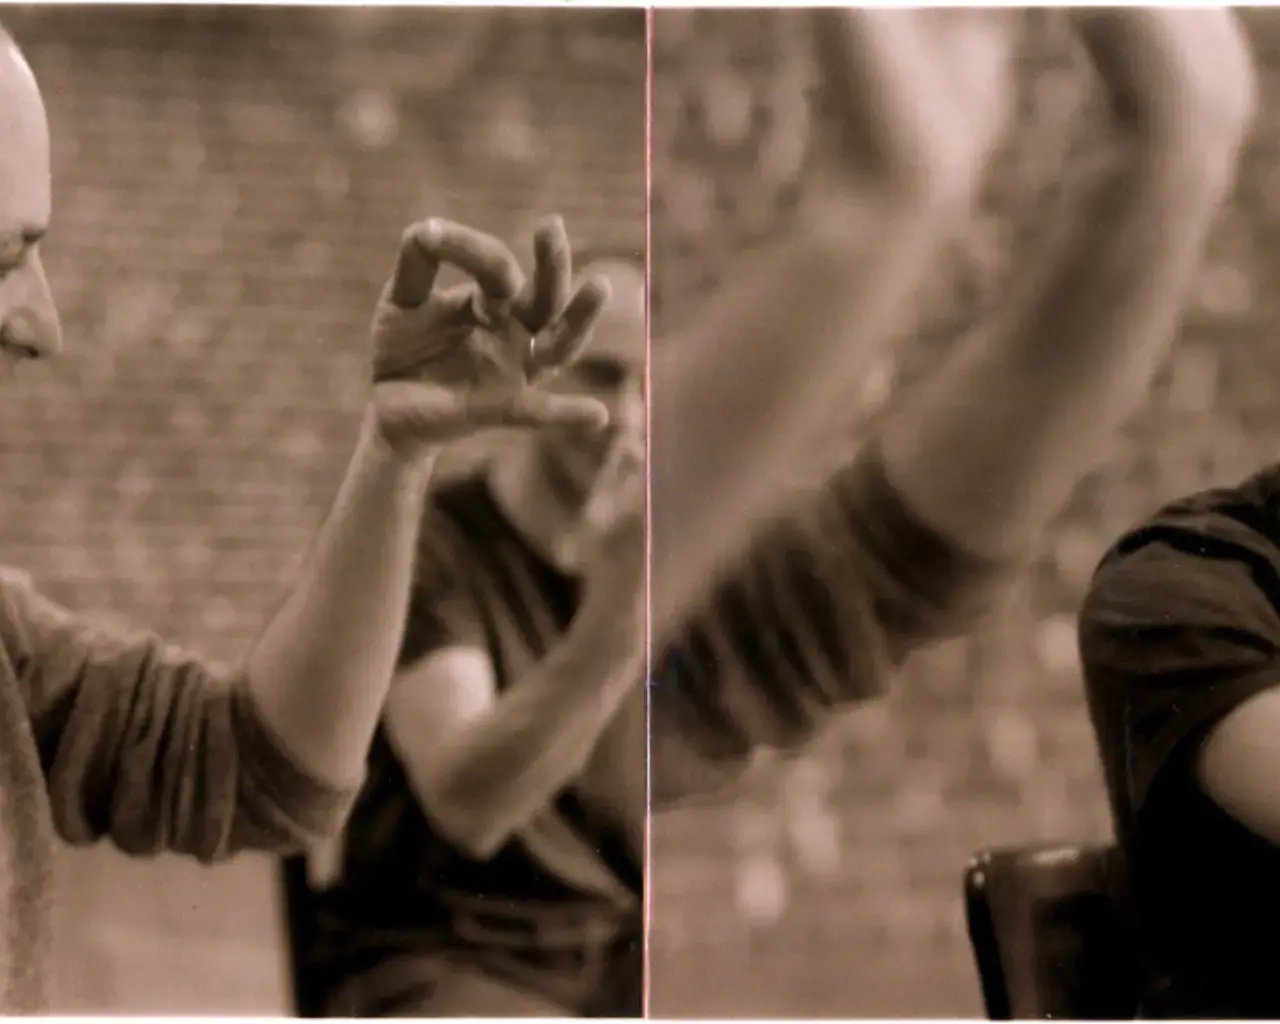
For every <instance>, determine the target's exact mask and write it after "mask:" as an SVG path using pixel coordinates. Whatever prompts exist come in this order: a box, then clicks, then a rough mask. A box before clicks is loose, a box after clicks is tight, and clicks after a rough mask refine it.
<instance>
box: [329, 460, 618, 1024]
mask: <svg viewBox="0 0 1280 1024" xmlns="http://www.w3.org/2000/svg"><path fill="white" fill-rule="evenodd" d="M416 576H417V580H416V584H415V592H414V595H413V598H412V601H411V606H410V611H409V621H408V626H407V630H406V636H405V641H404V645H403V649H402V652H401V658H400V661H401V664H402V665H410V664H413V663H414V662H417V661H418V660H420V659H421V658H423V657H425V656H427V655H428V654H430V653H431V652H432V651H435V650H439V649H441V648H443V647H446V646H453V645H459V644H465V645H475V646H479V647H481V648H483V649H485V650H487V651H488V653H489V655H490V657H491V658H492V662H493V667H494V673H495V677H496V681H497V686H498V691H499V693H502V692H503V691H505V690H507V689H508V688H509V687H511V686H513V685H519V683H520V680H521V679H522V677H524V676H526V674H527V673H528V672H529V671H530V670H531V669H532V668H533V667H534V666H535V665H536V664H537V663H538V661H540V660H541V659H542V658H543V657H544V656H545V655H546V653H547V652H548V650H549V649H550V648H551V646H552V645H553V644H555V643H556V642H557V641H558V640H559V638H560V637H561V635H562V634H563V632H564V631H565V629H566V628H567V626H568V625H569V622H570V620H571V619H572V617H573V615H574V612H575V609H576V607H577V604H578V597H579V589H580V587H579V583H578V581H577V580H576V579H573V578H570V577H567V576H565V575H563V574H562V573H560V572H559V571H558V570H557V569H555V568H554V567H553V566H551V565H550V564H549V563H548V562H547V561H545V560H544V559H543V558H541V557H540V556H539V555H538V554H537V553H536V552H535V551H534V550H533V549H532V548H531V547H530V546H529V544H528V543H527V542H526V541H525V540H524V539H523V538H522V537H521V536H520V535H519V534H518V533H517V532H516V530H515V529H514V527H513V526H512V524H511V523H510V522H509V520H508V519H507V518H506V516H505V515H504V514H503V513H502V511H501V510H500V508H499V507H498V505H497V504H496V503H495V501H494V499H493V497H492V495H491V493H490V490H489V487H488V485H487V483H486V482H485V480H484V478H483V476H481V475H479V474H475V475H471V476H468V477H465V478H463V479H461V480H459V481H457V482H453V483H450V484H448V485H445V486H443V487H441V488H440V489H439V490H438V491H436V492H435V493H434V495H433V497H432V499H431V501H430V502H429V507H428V510H427V512H426V516H425V519H424V524H423V529H422V541H421V548H420V551H419V566H418V572H417V574H416ZM552 813H554V814H556V815H558V817H559V819H560V821H559V823H558V824H559V825H567V826H568V828H569V829H570V830H571V831H572V832H574V833H576V834H577V836H578V837H580V838H581V839H582V840H583V842H584V843H585V844H586V845H587V846H588V847H590V848H591V849H593V850H595V851H597V853H598V856H599V858H600V859H601V860H602V861H603V862H604V864H605V865H606V866H607V868H608V869H609V871H610V872H611V874H612V875H613V876H614V877H615V878H616V879H617V880H618V882H620V883H621V885H620V888H622V890H623V891H625V892H628V893H631V894H633V896H634V898H632V899H629V900H627V901H626V902H627V903H628V905H627V906H625V907H624V906H621V905H620V903H619V901H617V900H614V899H610V898H608V897H607V896H605V895H601V894H597V893H593V892H589V891H587V889H586V888H585V887H579V886H576V885H575V884H573V882H572V881H571V880H569V879H567V878H565V877H564V873H563V872H558V871H557V870H556V869H555V866H553V865H549V864H547V863H544V862H543V861H542V860H540V859H539V858H538V857H537V856H535V855H534V854H533V853H532V852H531V850H530V849H529V848H527V847H526V845H525V842H524V841H523V840H522V839H521V838H519V837H517V838H515V839H513V840H512V841H511V842H509V843H508V844H507V845H506V846H505V847H504V848H503V849H502V850H500V851H499V852H498V853H497V854H496V855H495V856H494V857H493V858H491V859H489V860H487V861H480V860H476V859H473V858H471V857H470V856H468V855H466V854H465V853H463V852H462V851H460V850H459V849H457V848H456V847H455V846H454V845H453V844H452V843H451V842H449V841H448V840H447V839H445V838H444V836H443V835H441V834H440V833H439V832H438V830H437V829H436V828H434V827H433V825H432V823H431V821H430V820H429V818H428V817H427V816H426V815H425V814H424V813H423V811H422V808H421V806H420V805H419V802H418V799H417V797H416V795H415V794H414V792H413V789H412V787H411V786H410V783H409V779H408V777H407V775H406V772H405V770H404V768H403V767H402V766H401V765H400V763H399V761H398V760H397V758H396V756H395V755H394V753H393V752H392V748H391V745H390V743H389V741H388V738H387V736H386V735H385V733H382V732H380V733H379V734H378V736H377V737H376V739H375V742H374V746H373V749H372V751H371V754H370V761H369V771H368V775H367V781H366V783H365V786H364V788H363V790H362V792H361V794H360V796H359V798H358V800H357V802H356V806H355V809H354V811H353V813H352V816H351V820H350V824H349V826H348V829H347V839H346V845H345V849H344V853H343V860H342V864H341V867H340V871H339V878H338V880H337V883H336V885H334V886H333V887H332V888H330V889H329V890H327V891H326V892H325V893H323V894H321V896H320V897H319V898H318V899H319V901H320V903H321V905H322V907H323V910H324V912H323V914H322V917H323V918H324V919H325V920H326V922H327V923H326V925H325V928H324V931H325V932H326V935H325V937H324V939H323V941H322V942H320V943H319V944H318V946H319V948H321V949H322V953H323V955H325V956H327V957H328V959H329V961H330V965H331V970H332V972H333V975H334V976H335V977H342V976H353V975H361V974H364V975H366V979H365V980H366V981H367V977H368V975H370V974H371V973H377V972H378V971H380V970H384V969H386V968H385V965H387V964H389V963H391V962H393V961H398V962H399V963H400V965H401V966H400V967H399V968H397V969H396V970H395V971H389V969H386V970H387V976H388V977H391V976H392V974H394V976H395V979H396V980H395V981H394V984H393V986H392V990H389V991H385V992H380V993H377V995H376V998H377V999H380V1000H383V1001H385V1003H386V1005H369V1003H368V998H367V996H364V997H362V998H361V1002H362V1005H353V1006H343V1007H335V1008H334V1009H333V1012H334V1013H337V1014H348V1013H357V1014H359V1015H378V1014H379V1013H382V1012H389V1011H390V1010H391V1009H393V1008H396V1007H399V1006H403V1005H404V1003H405V1001H406V1000H408V1001H411V1002H416V1003H417V1004H418V1005H421V1006H422V1008H423V1012H426V1011H427V1008H428V1007H429V994H428V995H426V996H424V995H423V993H422V992H419V993H418V994H414V993H411V992H408V991H405V990H404V986H405V984H406V980H405V979H406V972H405V970H404V969H403V963H404V961H405V959H406V958H408V959H410V960H412V961H414V962H416V963H417V965H418V966H419V968H420V969H419V971H418V974H417V975H416V976H415V975H414V973H413V971H412V970H411V971H410V972H408V974H407V977H408V979H409V980H410V981H412V983H413V984H415V985H416V986H417V987H418V988H419V989H421V990H423V992H425V990H427V989H429V988H430V982H431V972H432V971H433V970H438V969H439V968H440V960H441V957H442V956H443V955H445V954H447V955H448V956H449V957H450V958H452V959H453V960H455V961H456V960H458V959H459V958H461V959H463V960H465V961H467V962H468V963H470V964H471V965H472V966H474V967H476V968H479V969H481V970H483V971H486V972H490V973H492V974H493V975H494V976H496V977H498V978H499V979H500V980H503V981H506V982H509V983H513V984H515V985H517V986H520V987H524V988H526V989H528V990H530V991H532V992H536V993H538V994H540V995H542V996H545V997H546V998H549V999H551V1000H552V1001H553V1002H555V1003H557V1004H558V1005H561V1006H564V1007H566V1008H575V1007H580V1006H587V1005H590V1004H591V1003H592V1002H593V1001H595V1000H598V999H599V998H600V989H601V987H602V986H604V985H607V984H610V983H611V982H613V981H614V980H615V979H612V978H610V977H609V975H610V973H611V971H612V970H613V969H614V968H615V967H616V965H617V964H619V963H623V964H625V963H627V958H628V957H631V956H633V955H634V949H635V948H637V947H638V946H639V943H640V938H639V935H640V928H641V921H640V916H641V914H640V893H641V891H642V885H643V873H642V868H641V865H640V863H639V860H638V855H637V854H636V853H633V851H632V849H631V847H630V846H629V845H628V844H627V842H626V841H625V839H624V838H622V836H621V835H620V834H619V833H618V830H616V829H615V828H614V827H613V825H612V823H611V822H607V821H603V820H601V818H602V816H601V815H599V814H598V813H593V810H592V808H591V807H589V806H588V805H587V803H586V801H584V800H583V799H580V798H579V797H578V796H577V795H576V794H575V793H574V792H573V791H572V790H567V791H565V792H563V793H561V794H560V795H559V796H558V798H557V799H556V801H555V803H554V807H553V808H552ZM536 827H537V826H536V823H535V824H534V825H533V826H531V828H536ZM524 834H525V835H527V833H524ZM415 979H416V980H415ZM374 987H375V988H376V987H377V986H376V985H375V986H374ZM396 989H399V991H397V990H396ZM361 991H362V992H365V993H367V992H368V991H369V986H368V985H367V984H363V983H361ZM638 994H639V988H638V986H637V987H636V998H637V1000H638ZM625 1012H626V1011H625V1010H615V1015H616V1014H622V1013H625ZM634 1013H635V1014H637V1015H638V1013H639V1006H638V1004H637V1006H636V1007H635V1009H634Z"/></svg>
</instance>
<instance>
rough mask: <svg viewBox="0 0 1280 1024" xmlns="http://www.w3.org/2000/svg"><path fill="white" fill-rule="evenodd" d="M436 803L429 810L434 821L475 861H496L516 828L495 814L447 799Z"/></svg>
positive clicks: (457, 846)
mask: <svg viewBox="0 0 1280 1024" xmlns="http://www.w3.org/2000/svg"><path fill="white" fill-rule="evenodd" d="M434 804H435V806H434V807H432V808H431V809H430V810H429V812H428V816H429V817H430V818H431V819H432V822H433V823H434V824H435V826H436V827H437V828H438V829H439V830H440V831H441V832H442V833H443V834H444V836H445V838H447V839H448V841H449V842H450V843H451V844H452V845H453V846H454V847H456V848H457V849H458V851H459V852H461V853H463V854H465V855H466V856H467V857H469V858H471V859H472V860H478V861H487V860H492V859H493V858H494V857H496V856H497V855H498V853H499V851H501V850H502V848H503V847H504V846H506V845H507V843H508V842H510V840H511V837H512V835H513V834H514V833H515V831H516V830H515V828H513V827H510V826H508V825H506V824H505V823H503V822H500V821H498V820H497V819H496V817H495V816H493V815H485V816H482V815H478V814H476V813H475V811H474V810H471V809H462V808H460V807H458V806H457V805H456V804H452V803H449V802H447V801H435V802H434Z"/></svg>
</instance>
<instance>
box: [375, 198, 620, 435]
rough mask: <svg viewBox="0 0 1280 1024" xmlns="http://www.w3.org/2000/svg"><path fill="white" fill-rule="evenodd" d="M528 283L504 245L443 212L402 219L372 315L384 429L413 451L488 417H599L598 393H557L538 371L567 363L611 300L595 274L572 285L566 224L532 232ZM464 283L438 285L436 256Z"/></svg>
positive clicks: (553, 421)
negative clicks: (414, 220) (543, 385)
mask: <svg viewBox="0 0 1280 1024" xmlns="http://www.w3.org/2000/svg"><path fill="white" fill-rule="evenodd" d="M534 260H535V265H534V273H533V279H532V280H531V281H526V279H525V276H524V274H523V272H522V271H521V269H520V265H519V263H518V262H517V260H516V258H515V256H514V255H513V254H512V253H511V250H510V249H508V248H507V246H506V245H504V244H503V243H502V242H501V241H499V240H498V239H497V238H494V237H493V236H491V235H486V234H484V233H482V232H480V231H476V230H474V229H473V228H469V227H465V226H463V225H461V224H454V223H451V222H449V221H445V220H438V219H434V218H433V219H430V220H426V221H422V222H421V223H418V224H415V225H413V226H412V227H410V228H409V229H408V230H407V231H406V232H405V234H404V237H403V240H402V241H401V244H400V254H399V256H398V258H397V260H396V265H395V269H394V270H393V271H392V274H391V278H390V280H389V281H388V282H387V284H386V286H385V287H384V289H383V292H382V295H381V297H380V298H379V300H378V305H377V308H376V309H375V311H374V315H373V326H372V335H373V348H374V352H373V379H374V393H373V405H374V410H375V414H376V420H377V424H378V428H379V430H380V431H381V434H382V437H383V438H384V439H385V440H386V442H387V443H388V444H389V445H390V446H391V448H392V449H393V450H395V451H396V452H397V453H398V454H400V455H402V456H404V457H409V458H414V457H420V456H422V455H425V454H427V453H430V452H432V451H434V450H436V449H437V448H439V446H441V445H443V444H446V443H448V442H450V441H455V440H457V439H459V438H463V437H467V436H469V435H472V434H475V433H477V432H479V431H482V430H486V429H489V428H491V427H542V426H550V425H565V426H588V427H603V426H605V425H606V423H607V420H608V410H607V409H606V408H605V406H604V405H603V404H602V403H600V402H597V401H596V400H594V399H592V398H588V397H583V396H576V395H554V394H550V393H548V392H546V391H543V390H541V389H539V388H538V387H537V386H536V385H535V382H536V380H537V379H538V378H539V377H540V376H542V375H544V374H546V373H549V372H553V371H555V370H556V369H558V368H560V367H562V366H564V365H566V364H567V363H570V362H572V361H573V360H574V359H575V358H577V356H578V354H579V353H580V352H581V351H582V349H583V348H584V347H585V345H586V344H587V342H588V341H589V340H590V336H591V331H592V328H593V327H594V326H595V323H596V321H597V319H598V318H599V316H600V314H601V312H602V311H603V309H604V307H605V305H606V303H607V302H608V300H609V286H608V283H607V282H606V281H604V280H600V279H593V280H590V281H587V282H586V283H585V284H583V285H582V286H581V287H580V288H579V289H578V290H577V292H576V293H574V294H573V295H572V296H571V295H570V287H571V286H570V282H571V280H572V273H573V268H572V255H571V251H570V246H569V240H568V237H567V236H566V234H565V229H564V224H563V222H562V221H561V220H560V219H559V218H558V217H553V218H550V219H549V220H548V221H547V222H546V223H545V224H543V226H542V227H541V228H539V230H538V231H537V233H536V235H535V238H534ZM445 263H449V264H452V265H453V266H455V267H457V268H458V269H459V270H461V271H463V273H465V274H466V275H467V276H468V277H469V278H471V282H470V283H468V284H464V285H460V286H458V287H456V288H449V289H437V288H436V277H437V275H438V273H439V271H440V267H441V265H442V264H445Z"/></svg>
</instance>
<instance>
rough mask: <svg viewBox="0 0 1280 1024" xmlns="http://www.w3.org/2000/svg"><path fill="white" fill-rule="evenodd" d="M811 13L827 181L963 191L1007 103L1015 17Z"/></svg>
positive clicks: (960, 12)
mask: <svg viewBox="0 0 1280 1024" xmlns="http://www.w3.org/2000/svg"><path fill="white" fill-rule="evenodd" d="M810 17H811V18H812V27H813V36H814V43H815V55H816V58H817V74H818V79H819V82H820V87H821V91H822V96H823V102H824V107H825V108H826V111H827V114H828V115H829V118H828V124H829V125H830V127H831V129H832V136H833V138H832V143H833V144H832V145H829V146H827V147H825V148H826V149H827V150H828V153H827V158H826V159H825V160H824V161H823V162H822V170H823V172H824V179H825V181H824V183H825V184H826V185H827V186H828V189H829V190H830V191H834V192H844V193H846V194H848V195H859V194H861V195H865V194H866V190H867V187H868V186H869V185H879V186H880V189H879V190H880V191H888V192H893V193H905V194H910V195H918V194H922V193H924V194H929V195H933V196H938V197H942V198H945V199H947V200H964V199H967V198H968V197H969V195H970V193H971V192H972V190H973V189H974V187H975V185H976V183H977V181H978V178H979V175H980V173H981V171H982V169H983V167H984V166H985V163H986V160H987V157H988V155H989V154H990V152H991V150H992V149H993V147H994V144H995V142H996V141H997V138H998V136H999V135H1000V133H1001V132H1002V131H1003V130H1004V128H1005V125H1006V122H1007V119H1008V114H1009V112H1010V108H1011V100H1012V96H1013V89H1012V56H1013V52H1014V44H1015V42H1016V38H1017V26H1018V23H1017V21H1016V19H1015V18H1014V17H1012V16H1011V15H1009V14H1008V13H1007V12H1005V11H988V10H982V9H957V10H945V11H944V10H930V9H921V10H910V9H892V10H891V9H877V8H832V9H822V10H815V11H813V12H811V14H810Z"/></svg>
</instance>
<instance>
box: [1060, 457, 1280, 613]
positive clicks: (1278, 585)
mask: <svg viewBox="0 0 1280 1024" xmlns="http://www.w3.org/2000/svg"><path fill="white" fill-rule="evenodd" d="M1277 607H1280V472H1276V471H1274V470H1269V471H1267V472H1266V473H1262V474H1258V475H1257V476H1254V477H1251V478H1250V479H1248V480H1246V481H1245V482H1244V483H1243V484H1241V485H1240V486H1238V487H1234V488H1218V489H1214V490H1207V491H1201V492H1199V493H1197V494H1193V495H1190V496H1189V497H1186V498H1182V499H1179V500H1178V501H1175V502H1171V503H1170V504H1168V505H1166V506H1164V507H1163V508H1161V509H1160V510H1158V511H1157V512H1156V513H1155V514H1153V515H1152V516H1151V517H1150V518H1148V519H1147V520H1146V521H1144V522H1142V523H1140V524H1139V525H1138V526H1136V527H1134V528H1133V529H1131V530H1129V531H1127V532H1126V533H1125V534H1124V535H1122V536H1121V537H1120V538H1119V539H1118V540H1117V541H1116V542H1115V543H1114V544H1113V545H1112V546H1111V548H1110V549H1109V550H1108V551H1107V553H1106V555H1105V556H1104V557H1103V559H1102V561H1101V563H1100V564H1099V566H1098V568H1097V570H1096V571H1095V573H1094V577H1093V580H1092V581H1091V584H1090V586H1089V591H1088V594H1087V596H1086V598H1085V601H1084V605H1083V607H1082V610H1081V628H1082V633H1083V634H1085V635H1088V634H1089V633H1090V631H1091V630H1097V629H1099V628H1104V627H1112V628H1115V627H1120V626H1124V627H1128V628H1130V629H1135V628H1139V627H1142V626H1144V625H1147V626H1152V627H1154V626H1159V625H1164V626H1172V625H1175V624H1181V625H1212V624H1214V623H1215V622H1221V623H1224V624H1225V623H1227V622H1231V623H1234V624H1235V625H1236V626H1238V627H1244V626H1246V625H1249V626H1253V627H1255V628H1257V627H1262V626H1264V625H1268V626H1269V624H1270V623H1271V622H1272V620H1274V619H1275V609H1276V608H1277Z"/></svg>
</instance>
